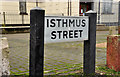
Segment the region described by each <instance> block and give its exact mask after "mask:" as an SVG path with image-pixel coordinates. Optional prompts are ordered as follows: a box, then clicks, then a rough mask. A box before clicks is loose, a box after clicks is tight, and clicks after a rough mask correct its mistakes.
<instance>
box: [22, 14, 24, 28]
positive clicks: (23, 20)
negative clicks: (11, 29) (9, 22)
mask: <svg viewBox="0 0 120 77" xmlns="http://www.w3.org/2000/svg"><path fill="white" fill-rule="evenodd" d="M23 25H24V14H22V26H23Z"/></svg>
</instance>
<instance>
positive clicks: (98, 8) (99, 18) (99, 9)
mask: <svg viewBox="0 0 120 77" xmlns="http://www.w3.org/2000/svg"><path fill="white" fill-rule="evenodd" d="M98 24H100V0H99V5H98Z"/></svg>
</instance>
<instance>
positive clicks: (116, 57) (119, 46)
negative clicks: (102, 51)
mask: <svg viewBox="0 0 120 77" xmlns="http://www.w3.org/2000/svg"><path fill="white" fill-rule="evenodd" d="M107 67H108V68H110V69H114V70H115V71H120V35H110V36H108V37H107Z"/></svg>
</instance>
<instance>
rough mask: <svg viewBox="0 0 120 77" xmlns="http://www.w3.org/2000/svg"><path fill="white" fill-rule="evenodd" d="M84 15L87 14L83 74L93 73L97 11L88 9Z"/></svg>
mask: <svg viewBox="0 0 120 77" xmlns="http://www.w3.org/2000/svg"><path fill="white" fill-rule="evenodd" d="M85 16H89V32H88V40H86V41H84V60H83V61H84V62H83V63H84V65H83V71H84V74H86V75H88V74H93V73H95V56H96V22H97V21H96V19H97V13H96V12H94V11H88V12H87V13H85Z"/></svg>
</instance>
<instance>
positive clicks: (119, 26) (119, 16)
mask: <svg viewBox="0 0 120 77" xmlns="http://www.w3.org/2000/svg"><path fill="white" fill-rule="evenodd" d="M118 9H119V10H118V11H119V13H118V34H120V1H119V8H118Z"/></svg>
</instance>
